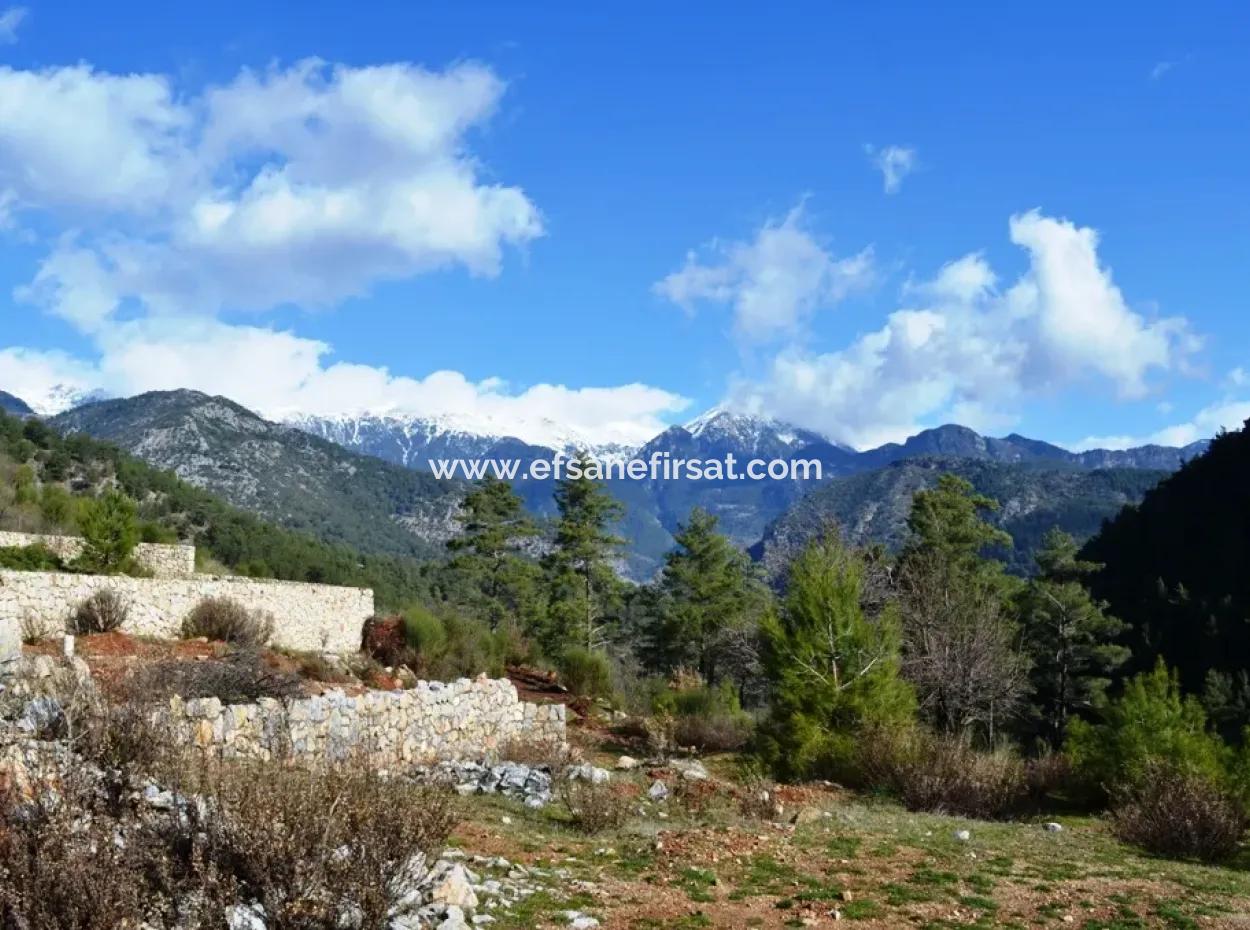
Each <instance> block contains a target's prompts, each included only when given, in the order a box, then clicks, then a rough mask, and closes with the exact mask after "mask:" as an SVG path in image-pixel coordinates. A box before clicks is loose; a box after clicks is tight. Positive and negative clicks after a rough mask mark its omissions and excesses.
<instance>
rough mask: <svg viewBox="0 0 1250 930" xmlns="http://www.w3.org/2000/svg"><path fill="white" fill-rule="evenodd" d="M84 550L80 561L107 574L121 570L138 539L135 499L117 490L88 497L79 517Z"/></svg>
mask: <svg viewBox="0 0 1250 930" xmlns="http://www.w3.org/2000/svg"><path fill="white" fill-rule="evenodd" d="M78 526H79V529H80V530H81V531H82V537H83V550H82V555H80V556H79V557H78V561H79V564H81V565H82V566H83V567H84V568H88V569H90V570H91V571H97V572H104V573H106V574H111V573H116V572H124V571H126V570H127V569H128V568H129V567H130V557H131V554H132V553H133V552H134V549H135V546H136V545H138V543H139V522H138V516H137V512H136V509H135V502H134V501H132V500H131V499H130V498H129V497H127V496H126V495H125V494H122V493H121V492H119V491H108V492H107V493H105V494H104V495H103V496H101V497H98V498H96V499H95V500H91V501H87V502H86V503H85V504H84V505H83V508H82V512H81V513H80V514H79V517H78Z"/></svg>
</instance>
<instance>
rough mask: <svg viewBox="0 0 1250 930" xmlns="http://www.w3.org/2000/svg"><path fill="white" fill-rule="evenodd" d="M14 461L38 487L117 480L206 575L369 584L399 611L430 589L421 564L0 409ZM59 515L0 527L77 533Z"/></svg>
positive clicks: (161, 535)
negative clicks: (261, 512) (260, 509)
mask: <svg viewBox="0 0 1250 930" xmlns="http://www.w3.org/2000/svg"><path fill="white" fill-rule="evenodd" d="M32 450H33V452H32ZM18 463H22V464H25V465H27V466H28V467H30V468H32V469H33V470H34V473H35V476H36V478H37V479H38V480H39V481H40V482H41V483H42V485H43V487H44V488H46V487H47V486H48V485H59V486H61V487H62V488H65V489H66V490H68V491H69V492H70V493H72V494H76V495H79V496H91V495H92V494H94V493H96V492H98V491H99V490H100V489H102V488H104V487H106V486H107V485H109V484H112V483H116V485H118V486H119V487H120V488H121V489H122V490H123V491H125V493H126V494H128V495H129V496H130V497H131V498H133V499H134V500H135V501H137V502H138V506H139V516H140V518H141V520H142V521H143V529H144V536H145V537H147V538H149V539H151V540H155V541H172V540H173V539H174V538H177V539H181V540H183V541H184V542H189V543H193V544H194V545H195V546H196V557H197V561H199V560H203V561H205V562H207V563H208V564H207V566H205V567H206V570H217V569H219V568H220V567H222V566H224V567H225V568H226V569H227V570H229V571H232V572H234V573H236V574H242V575H251V576H254V577H263V578H280V579H285V580H288V581H309V582H319V583H324V584H339V585H356V586H362V587H370V588H373V591H374V594H375V596H376V603H377V606H378V609H379V610H395V609H399V608H402V607H405V606H407V605H409V604H411V603H413V602H414V601H416V600H418V599H420V598H422V597H424V596H426V592H427V590H428V586H427V581H426V578H425V576H424V573H423V570H422V569H423V566H422V565H421V563H420V562H419V561H418V560H416V559H414V558H406V557H403V556H395V555H386V554H382V555H375V554H365V553H361V552H360V551H358V550H355V549H351V548H348V547H346V546H338V545H331V544H329V543H326V542H323V541H321V540H318V539H314V538H313V537H312V536H310V535H308V534H305V533H296V532H294V531H292V530H288V529H284V528H282V527H279V526H276V525H275V524H273V523H270V522H267V521H265V520H263V519H261V518H260V517H258V516H256V515H255V514H252V513H248V512H247V511H245V510H243V509H241V508H237V507H232V506H231V505H229V504H227V503H226V502H225V501H223V500H221V499H220V498H219V497H216V496H215V495H213V494H211V493H210V492H208V491H205V490H203V489H201V488H196V487H193V486H191V485H190V484H188V483H187V482H185V481H183V480H181V479H180V478H178V477H177V476H175V475H173V474H172V473H170V472H168V471H164V470H161V469H158V468H156V467H155V466H153V465H150V464H148V463H147V462H143V461H141V460H139V459H137V458H135V457H134V456H132V455H130V454H129V453H128V452H125V451H123V450H122V449H120V448H119V447H118V446H116V445H114V444H112V443H108V442H103V441H100V440H96V439H91V438H89V437H86V436H84V435H82V434H76V435H74V436H71V437H65V436H62V435H61V434H60V433H58V432H57V431H56V430H54V429H52V428H51V427H49V426H47V425H46V424H44V423H42V422H40V421H39V420H35V419H19V418H16V417H13V416H9V415H7V414H3V413H0V469H7V468H9V467H11V466H13V465H16V464H18ZM58 519H67V518H56V517H54V515H53V514H52V513H51V512H49V511H47V510H46V509H43V508H41V507H40V506H39V505H38V504H35V503H27V504H22V503H15V505H14V506H11V507H10V508H9V509H7V510H5V511H3V512H0V528H4V529H20V530H28V529H31V528H40V529H45V530H51V531H59V532H67V533H76V532H78V529H77V527H75V526H74V525H73V524H72V518H68V519H70V522H68V523H65V522H62V523H58ZM214 563H216V564H214Z"/></svg>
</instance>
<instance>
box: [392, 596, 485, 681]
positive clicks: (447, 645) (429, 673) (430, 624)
mask: <svg viewBox="0 0 1250 930" xmlns="http://www.w3.org/2000/svg"><path fill="white" fill-rule="evenodd" d="M403 617H404V637H405V639H406V640H407V642H408V647H409V648H410V649H411V650H412V652H413V657H412V658H411V660H410V663H411V665H412V667H413V671H414V672H416V673H417V675H419V676H421V677H423V678H431V679H435V680H442V681H448V680H451V679H454V678H472V677H473V676H475V675H480V674H482V673H485V674H487V675H491V676H492V677H500V676H501V675H503V673H504V667H505V660H506V658H507V640H506V638H505V636H504V634H502V633H492V632H491V630H490V628H489V627H488V626H487V625H486V624H485V623H483V622H482V621H480V620H476V619H472V618H469V617H462V616H460V615H458V614H454V613H447V614H441V615H440V614H435V613H433V612H431V611H430V610H428V609H426V608H424V607H419V606H418V607H410V608H408V609H407V610H406V611H404V614H403Z"/></svg>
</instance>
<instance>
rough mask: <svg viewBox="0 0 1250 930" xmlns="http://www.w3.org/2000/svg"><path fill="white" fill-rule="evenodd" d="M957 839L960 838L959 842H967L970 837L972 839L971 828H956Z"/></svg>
mask: <svg viewBox="0 0 1250 930" xmlns="http://www.w3.org/2000/svg"><path fill="white" fill-rule="evenodd" d="M955 839H957V840H959V842H961V843H966V842H968V841H969V840H970V839H972V831H971V830H956V831H955Z"/></svg>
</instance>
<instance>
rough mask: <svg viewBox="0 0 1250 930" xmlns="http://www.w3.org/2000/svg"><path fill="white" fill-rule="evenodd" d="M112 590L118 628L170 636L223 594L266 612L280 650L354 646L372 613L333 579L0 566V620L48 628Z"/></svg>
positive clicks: (367, 602)
mask: <svg viewBox="0 0 1250 930" xmlns="http://www.w3.org/2000/svg"><path fill="white" fill-rule="evenodd" d="M105 588H112V589H113V590H114V591H116V592H117V593H118V594H120V595H121V596H122V598H124V599H125V600H126V602H127V603H128V604H129V605H130V616H129V619H128V620H127V623H126V625H125V626H124V627H123V630H124V631H125V632H127V633H132V634H134V635H137V636H152V637H157V638H166V639H168V638H176V637H177V636H178V634H179V631H180V630H181V628H182V621H183V619H184V618H185V617H186V615H187V614H188V613H189V612H190V610H191V608H192V607H194V606H195V605H196V604H198V603H199V602H200V601H201V600H202V599H204V598H206V597H228V598H231V599H233V600H236V601H238V602H239V603H241V604H243V605H244V606H246V607H248V608H250V609H252V610H263V611H266V612H267V613H269V614H271V615H272V616H273V618H274V637H273V644H274V645H275V646H281V647H284V648H287V649H297V650H307V651H318V652H354V651H356V650H357V649H359V648H360V636H361V630H362V628H363V627H364V623H365V621H366V620H367V619H369V617H371V616H372V615H373V591H371V590H369V589H368V588H340V587H335V586H333V585H323V584H302V583H300V582H294V581H268V580H260V579H255V578H235V577H215V576H212V575H196V576H193V577H183V578H131V577H129V576H126V575H78V574H70V573H67V572H19V571H0V618H3V619H4V620H5V621H7V622H8V623H9V624H11V623H13V622H17V623H19V624H20V623H22V622H23V621H27V620H29V621H32V622H35V623H37V624H39V625H40V626H42V627H43V628H45V629H46V630H47V631H48V632H52V631H54V630H59V629H61V628H63V626H64V623H65V621H66V619H67V618H68V616H69V615H70V613H71V612H72V611H73V610H74V608H75V607H76V606H77V605H78V604H79V603H81V602H82V601H83V600H85V599H86V598H87V597H89V596H90V595H91V594H93V593H94V592H96V591H99V590H102V589H105Z"/></svg>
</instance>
